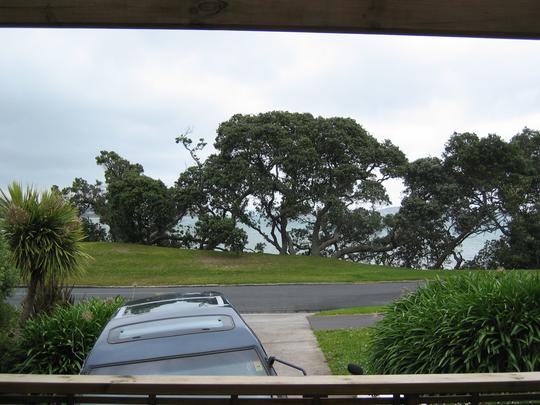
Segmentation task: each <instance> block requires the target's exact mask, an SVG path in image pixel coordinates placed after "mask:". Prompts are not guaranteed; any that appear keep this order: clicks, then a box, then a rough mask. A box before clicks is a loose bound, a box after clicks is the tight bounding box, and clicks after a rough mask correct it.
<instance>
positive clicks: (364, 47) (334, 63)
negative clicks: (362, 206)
mask: <svg viewBox="0 0 540 405" xmlns="http://www.w3.org/2000/svg"><path fill="white" fill-rule="evenodd" d="M0 44H1V46H0V151H1V160H0V188H4V187H5V186H6V185H7V184H8V183H9V182H11V181H13V180H16V181H19V182H21V183H23V184H31V185H34V186H36V187H38V188H45V187H49V186H50V185H52V184H57V185H59V186H61V187H63V186H66V185H69V184H70V183H71V181H72V180H73V178H74V177H84V178H86V179H88V180H89V181H93V180H94V179H97V178H102V170H101V169H100V168H99V167H98V166H96V164H95V160H94V158H95V156H96V155H97V154H98V153H99V151H100V150H114V151H116V152H117V153H119V154H120V155H121V156H123V157H125V158H127V159H129V160H130V161H132V162H138V163H141V164H142V165H143V166H144V168H145V172H146V173H147V174H148V175H150V176H152V177H155V178H160V179H162V180H163V181H164V182H165V183H166V184H168V185H172V184H173V183H174V181H175V180H176V179H177V177H178V174H179V173H180V172H181V171H182V170H184V169H185V168H186V167H187V166H189V165H191V162H190V160H189V158H188V156H187V154H186V153H185V151H183V150H182V149H181V148H180V147H179V146H178V145H176V144H175V143H174V138H175V137H176V136H178V135H179V134H180V133H181V132H183V131H185V130H186V128H188V127H189V128H192V129H193V134H192V136H193V137H196V138H199V137H203V138H205V139H206V140H207V141H208V142H209V143H210V144H211V143H212V142H213V140H214V137H215V131H216V128H217V126H218V125H219V123H220V122H222V121H225V120H227V119H228V118H229V117H230V116H231V115H233V114H235V113H242V114H256V113H259V112H265V111H270V110H287V111H295V112H310V113H312V114H313V115H322V116H325V117H330V116H343V117H352V118H354V119H355V120H356V121H357V122H358V123H360V124H361V125H362V126H363V127H364V128H365V129H367V130H368V131H369V132H370V133H371V134H372V135H374V136H375V137H376V138H378V139H380V140H383V139H390V140H391V141H392V142H394V143H395V144H396V145H398V146H399V147H400V148H401V149H402V150H403V151H404V152H405V153H406V155H407V156H408V158H409V159H411V160H413V159H416V158H419V157H423V156H438V155H440V153H441V151H442V149H443V147H444V143H445V141H446V140H447V139H448V137H449V136H450V135H451V134H452V133H453V132H454V131H456V132H464V131H469V132H476V133H477V134H478V135H480V136H485V135H487V134H488V133H497V134H499V135H501V136H503V137H504V138H506V139H508V138H510V137H511V136H512V135H515V134H516V133H517V132H519V131H520V130H521V129H522V128H523V127H525V126H527V127H530V128H533V129H540V41H518V40H488V39H466V38H438V37H406V36H369V35H343V34H299V33H253V32H227V31H145V30H138V31H135V30H67V29H66V30H37V29H5V28H4V29H0ZM210 151H211V150H210V149H208V152H210ZM389 191H390V195H391V198H392V201H393V204H398V203H399V200H400V187H399V185H398V184H395V183H394V184H390V185H389Z"/></svg>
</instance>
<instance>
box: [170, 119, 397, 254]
mask: <svg viewBox="0 0 540 405" xmlns="http://www.w3.org/2000/svg"><path fill="white" fill-rule="evenodd" d="M214 146H215V148H216V149H217V151H218V153H216V154H214V155H212V156H210V157H209V158H208V159H207V161H206V162H205V163H204V165H203V169H204V170H205V173H206V174H208V176H207V177H208V179H207V182H206V183H208V184H212V188H211V191H212V192H211V193H210V195H211V200H210V201H211V203H214V202H219V203H220V205H221V206H222V207H226V210H230V212H231V215H232V216H233V217H234V218H237V219H238V220H239V221H241V222H243V223H244V224H246V225H247V226H249V227H251V228H252V229H254V230H255V231H256V232H258V233H259V234H260V235H261V236H262V237H263V238H264V240H265V241H266V242H267V243H269V244H270V245H272V246H273V247H274V248H275V249H276V250H278V251H279V253H280V254H295V253H297V252H300V251H303V252H304V253H309V254H311V255H317V256H318V255H321V254H323V253H324V254H328V250H329V249H330V250H331V251H332V252H333V254H334V255H336V256H340V254H341V252H345V251H344V250H343V249H344V248H345V247H347V248H348V249H349V250H348V251H347V252H349V253H350V252H353V251H355V250H358V249H360V250H365V249H371V247H372V246H371V245H373V243H372V242H373V241H366V242H367V243H360V244H357V243H356V242H355V241H349V240H347V235H346V234H347V232H346V231H345V230H344V226H343V225H345V224H346V223H347V222H349V217H351V216H355V215H356V213H354V212H353V211H354V209H355V208H356V207H357V206H358V205H359V204H371V203H377V202H386V201H388V197H387V195H386V190H385V188H384V185H383V182H384V181H385V180H387V179H389V178H392V177H397V176H399V174H400V168H402V167H403V166H404V164H405V163H406V159H405V156H404V155H403V153H402V152H401V151H400V150H399V149H398V148H397V147H396V146H394V145H392V144H391V143H390V142H389V141H385V142H378V141H377V140H376V139H375V138H374V137H372V136H371V135H370V134H369V133H368V132H367V131H365V130H364V129H363V128H362V127H361V126H360V125H359V124H358V123H356V122H355V121H354V120H352V119H350V118H322V117H313V116H312V115H311V114H299V113H289V112H283V111H272V112H268V113H262V114H258V115H240V114H237V115H234V116H233V117H232V118H231V119H229V120H228V121H226V122H223V123H222V124H221V125H220V126H219V128H218V130H217V138H216V142H215V144H214ZM184 177H185V176H184ZM181 179H182V177H181ZM192 179H193V178H192ZM183 183H185V182H180V181H179V183H178V184H179V185H180V184H183ZM223 190H228V191H227V192H224V191H223ZM216 196H217V197H216ZM206 201H207V202H208V199H206ZM248 201H249V203H250V204H247V202H248ZM248 207H249V208H250V209H247V208H248ZM294 228H297V229H296V230H294ZM305 230H307V231H305ZM306 232H307V233H306ZM345 245H347V246H345ZM353 245H354V246H353ZM336 252H340V253H339V254H336Z"/></svg>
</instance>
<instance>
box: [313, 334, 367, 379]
mask: <svg viewBox="0 0 540 405" xmlns="http://www.w3.org/2000/svg"><path fill="white" fill-rule="evenodd" d="M370 333H371V328H360V329H338V330H318V331H315V336H316V337H317V340H318V341H319V347H320V348H321V350H322V352H323V353H324V356H325V357H326V361H327V362H328V366H329V367H330V370H331V371H332V374H334V375H344V374H349V372H348V371H347V364H349V363H356V364H359V365H361V366H362V367H364V370H365V366H366V364H367V355H368V341H369V336H370Z"/></svg>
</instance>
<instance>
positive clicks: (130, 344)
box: [83, 292, 266, 372]
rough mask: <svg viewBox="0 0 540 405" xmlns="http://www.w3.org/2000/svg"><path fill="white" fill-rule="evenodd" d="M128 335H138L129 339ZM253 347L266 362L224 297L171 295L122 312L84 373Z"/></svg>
mask: <svg viewBox="0 0 540 405" xmlns="http://www.w3.org/2000/svg"><path fill="white" fill-rule="evenodd" d="M130 330H131V331H135V332H134V333H131V334H129V331H130ZM123 336H125V337H123ZM250 347H254V348H256V349H257V350H258V351H259V352H260V354H261V355H262V356H266V353H265V352H264V349H263V348H262V346H261V344H260V342H259V340H258V338H257V337H256V336H255V334H254V333H253V332H252V331H251V329H250V328H249V327H248V326H247V325H246V323H245V322H244V320H243V319H242V317H241V316H240V315H239V314H238V312H236V310H235V309H234V308H233V307H232V306H231V305H230V304H229V302H228V301H227V300H226V299H225V297H223V296H222V295H221V294H219V293H215V292H204V293H197V294H168V295H164V296H159V297H150V298H146V299H142V300H137V301H131V302H128V303H127V304H126V305H124V306H123V307H121V308H120V309H119V310H118V312H117V313H116V314H115V316H114V317H113V318H112V319H111V320H110V321H109V323H108V324H107V325H106V326H105V328H104V329H103V331H102V333H101V335H100V336H99V338H98V340H97V342H96V344H95V345H94V347H93V349H92V351H91V352H90V354H89V355H88V357H87V359H86V361H85V365H84V367H83V372H88V371H89V370H90V369H91V368H94V367H98V366H103V365H110V364H116V363H126V362H134V361H145V360H150V359H156V358H165V357H177V356H185V355H191V354H202V353H208V352H219V351H227V350H238V349H244V348H250Z"/></svg>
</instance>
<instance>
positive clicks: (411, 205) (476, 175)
mask: <svg viewBox="0 0 540 405" xmlns="http://www.w3.org/2000/svg"><path fill="white" fill-rule="evenodd" d="M528 178H530V176H529V172H528V169H527V165H526V162H525V160H524V159H523V156H522V155H521V154H520V153H519V150H518V148H517V147H516V146H515V145H514V144H513V143H512V142H510V143H508V142H505V141H504V140H503V139H501V138H500V137H498V136H496V135H489V136H488V137H485V138H479V137H478V136H477V135H475V134H471V133H463V134H457V133H456V134H454V135H453V136H452V137H451V138H450V140H449V141H448V142H447V144H446V147H445V150H444V153H443V156H442V159H438V158H423V159H419V160H417V161H415V162H412V163H411V164H410V165H409V168H408V170H407V172H406V175H405V185H406V196H405V198H404V200H403V201H402V206H401V209H400V211H399V213H398V214H397V215H396V216H395V218H394V220H393V223H394V228H393V232H394V236H395V243H396V245H397V247H396V249H395V250H394V251H393V252H392V253H391V254H389V255H386V256H385V257H384V258H383V259H384V260H385V261H386V263H388V264H398V265H402V266H406V267H431V268H441V267H443V266H444V264H445V263H446V262H447V261H448V260H449V259H450V258H453V259H454V260H455V263H456V267H460V266H461V264H462V263H463V258H462V256H461V254H460V247H461V245H462V243H463V242H464V241H465V240H466V239H467V238H469V237H471V236H473V235H476V234H480V233H483V232H494V231H496V230H498V231H501V232H502V233H503V234H505V235H506V234H507V233H508V229H509V218H510V215H511V214H510V211H509V209H510V205H511V204H515V203H516V194H515V187H516V186H518V185H519V184H521V183H522V182H523V181H524V179H528ZM510 201H512V203H511V204H509V202H510Z"/></svg>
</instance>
